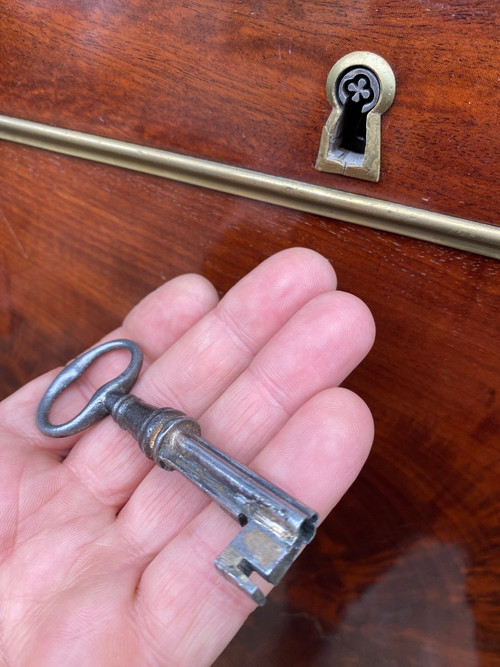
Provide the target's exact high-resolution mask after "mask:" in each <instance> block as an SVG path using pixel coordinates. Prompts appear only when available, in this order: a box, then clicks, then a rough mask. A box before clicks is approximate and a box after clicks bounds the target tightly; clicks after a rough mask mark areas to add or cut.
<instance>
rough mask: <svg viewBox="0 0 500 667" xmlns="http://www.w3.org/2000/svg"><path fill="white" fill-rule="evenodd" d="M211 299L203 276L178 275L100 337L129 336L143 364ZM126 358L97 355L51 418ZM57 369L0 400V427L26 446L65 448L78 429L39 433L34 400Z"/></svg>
mask: <svg viewBox="0 0 500 667" xmlns="http://www.w3.org/2000/svg"><path fill="white" fill-rule="evenodd" d="M217 301H218V297H217V294H216V292H215V289H214V287H213V286H212V285H211V283H209V282H208V281H207V280H205V278H202V277H201V276H197V275H191V274H189V275H184V276H179V277H177V278H174V279H173V280H171V281H169V282H168V283H165V284H164V285H162V286H161V287H159V288H158V289H157V290H155V291H154V292H152V293H151V294H149V295H148V296H147V297H146V298H145V299H143V300H142V301H141V302H140V303H139V304H138V305H137V306H135V308H133V310H132V311H131V312H130V313H129V315H127V317H126V318H125V320H124V322H123V324H122V326H121V327H119V328H118V329H116V330H115V331H113V332H112V333H111V334H109V335H108V336H106V337H105V338H104V339H103V340H102V341H101V342H105V341H107V340H111V339H113V338H127V337H128V338H132V339H134V340H135V341H136V342H138V343H139V344H140V345H141V347H142V348H143V350H144V353H145V365H146V366H147V365H148V364H149V363H150V362H151V361H152V360H154V359H155V358H156V357H157V356H158V355H159V354H161V353H162V352H163V351H164V350H165V349H166V348H167V347H169V346H170V345H172V344H173V343H174V342H175V341H176V340H177V339H178V338H179V337H181V336H182V335H183V334H184V333H185V331H186V330H188V329H189V328H190V327H191V326H193V324H194V323H195V322H197V321H198V320H199V319H200V318H201V317H202V316H203V315H205V314H206V313H207V312H208V311H209V310H211V309H212V308H213V307H214V306H215V305H216V303H217ZM127 363H128V359H127V354H126V353H122V354H120V353H116V354H112V355H106V356H105V357H102V358H101V359H99V360H98V361H97V362H96V364H95V365H93V366H92V367H91V368H89V370H88V371H87V372H86V373H85V375H84V377H83V378H82V379H81V381H79V382H78V384H76V385H74V386H71V387H69V388H68V389H67V390H66V391H65V392H63V394H62V395H61V396H60V397H59V398H58V399H57V401H56V403H55V405H54V409H53V410H52V411H51V415H50V417H51V420H52V421H53V423H63V422H64V421H66V420H67V419H70V418H71V417H73V416H75V415H76V414H77V413H78V412H79V411H80V410H81V408H82V407H83V406H84V405H85V404H86V403H87V402H88V400H89V399H90V397H91V396H92V395H93V393H94V392H95V390H96V389H97V387H99V386H101V385H102V384H104V383H105V382H106V381H107V380H110V379H111V378H112V377H116V376H117V375H118V374H119V373H121V371H122V370H123V368H124V367H125V366H126V364H127ZM60 370H61V369H58V370H55V371H50V372H49V373H46V374H44V375H42V376H41V377H39V378H37V379H36V380H33V381H32V382H30V383H29V384H27V385H25V386H24V387H23V388H22V389H20V390H19V391H17V392H16V393H15V394H13V395H12V396H10V397H9V398H7V399H6V400H5V401H3V402H2V404H0V427H2V428H3V429H5V430H6V431H9V432H11V433H13V434H16V436H17V437H19V436H21V437H22V438H25V439H26V440H27V441H29V443H30V445H32V446H36V447H39V448H45V449H47V450H52V451H60V450H66V449H68V448H70V447H71V446H72V445H73V444H74V442H76V441H77V440H78V438H79V437H80V436H79V435H76V436H69V437H67V438H61V439H55V438H50V437H48V436H44V435H42V434H41V433H40V431H39V429H38V427H37V426H36V423H35V416H36V410H37V408H38V402H39V401H40V398H41V396H42V394H43V392H44V391H45V390H46V389H47V387H48V385H49V384H50V382H51V381H52V380H53V379H54V377H55V376H56V375H57V373H58V372H59V371H60ZM16 446H17V445H16Z"/></svg>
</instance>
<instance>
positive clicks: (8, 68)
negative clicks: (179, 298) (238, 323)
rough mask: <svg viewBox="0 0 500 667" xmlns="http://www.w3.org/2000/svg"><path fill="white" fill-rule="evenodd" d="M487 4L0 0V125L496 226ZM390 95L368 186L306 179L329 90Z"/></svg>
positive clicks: (494, 73) (491, 12)
mask: <svg viewBox="0 0 500 667" xmlns="http://www.w3.org/2000/svg"><path fill="white" fill-rule="evenodd" d="M499 28H500V5H499V3H498V1H497V0H448V1H445V2H435V1H434V0H384V2H373V1H372V0H335V1H333V0H331V1H330V2H324V1H320V0H301V1H300V2H298V1H296V0H274V1H273V2H263V1H262V0H247V1H245V2H242V1H241V0H226V1H224V2H220V0H185V1H183V2H167V3H166V2H163V1H162V0H149V2H145V1H144V0H107V1H106V2H102V1H100V0H86V1H85V2H83V1H82V2H78V3H70V2H65V1H64V0H30V2H18V1H14V0H3V2H2V7H1V9H0V56H1V62H2V66H1V67H0V113H3V114H7V115H13V116H18V117H21V118H26V119H28V120H36V121H41V122H45V123H50V124H54V125H60V126H64V127H68V128H70V129H76V130H83V131H87V132H91V133H95V134H100V135H104V136H108V137H113V138H118V139H125V140H129V141H133V142H137V143H141V144H147V145H151V146H155V147H159V148H164V149H168V150H173V151H177V152H180V153H186V154H190V155H195V156H200V157H205V158H209V159H213V160H216V161H221V162H225V163H229V164H235V165H239V166H244V167H249V168H252V169H256V170H259V171H263V172H268V173H273V174H278V175H280V176H288V177H291V178H296V179H299V180H304V181H309V182H314V183H317V184H321V185H326V186H330V187H334V188H339V189H342V190H348V191H352V192H357V193H364V194H368V195H371V196H374V197H378V198H380V199H387V200H391V201H398V202H400V203H405V204H410V205H413V206H417V207H421V208H426V209H430V210H435V211H440V212H444V213H450V214H453V215H458V216H460V217H465V218H470V219H476V220H480V221H484V222H490V223H493V224H500V218H499V213H498V211H499V210H500V196H499V191H498V187H497V184H498V178H499V175H500V174H499V169H498V165H499V163H500V148H499V146H500V126H499V124H498V122H497V117H498V108H499V106H500V92H499V91H500V89H499V86H498V71H499V69H500V52H499V50H498V35H499ZM355 50H369V51H374V52H375V53H378V54H379V55H381V56H383V57H384V58H386V60H388V62H389V63H390V64H391V65H392V67H393V69H394V71H395V74H396V79H397V86H398V89H397V94H396V99H395V102H394V105H393V106H392V108H391V109H390V110H389V111H388V112H387V113H386V114H385V115H384V117H383V153H382V177H381V182H380V183H379V184H373V183H365V182H360V181H356V180H352V179H347V178H345V177H342V176H335V175H332V174H324V173H319V172H317V171H316V170H315V169H314V163H315V159H316V153H317V150H318V146H319V140H320V136H321V128H322V126H323V124H324V122H325V120H326V118H327V117H328V114H329V112H330V106H329V104H328V102H327V100H326V96H325V82H326V76H327V74H328V72H329V70H330V68H331V67H332V65H333V64H334V62H336V60H338V58H340V57H341V56H343V55H345V54H346V53H349V52H351V51H355Z"/></svg>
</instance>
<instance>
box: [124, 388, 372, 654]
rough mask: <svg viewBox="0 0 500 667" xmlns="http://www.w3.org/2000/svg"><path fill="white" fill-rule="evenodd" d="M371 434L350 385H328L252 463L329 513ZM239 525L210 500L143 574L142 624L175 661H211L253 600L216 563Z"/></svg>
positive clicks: (364, 452)
mask: <svg viewBox="0 0 500 667" xmlns="http://www.w3.org/2000/svg"><path fill="white" fill-rule="evenodd" d="M372 439H373V422H372V419H371V415H370V413H369V411H368V409H367V407H366V406H365V404H364V403H363V402H362V401H361V400H360V399H359V398H358V397H357V396H355V395H354V394H352V393H351V392H348V391H347V390H345V389H339V388H336V389H332V390H327V391H325V392H322V393H321V394H319V395H317V396H315V397H314V398H313V399H311V400H310V401H309V402H308V403H307V404H306V405H304V406H303V407H302V408H301V409H300V410H299V411H298V412H297V413H296V414H295V415H294V416H293V417H292V418H291V419H290V421H289V422H287V424H286V426H285V427H284V428H283V429H282V430H281V431H280V432H279V434H277V435H276V437H275V438H274V439H273V441H272V442H271V443H270V444H269V446H268V447H266V448H265V450H263V451H262V452H261V453H260V454H259V456H258V457H257V458H256V459H255V461H254V462H253V464H252V468H253V469H255V470H256V471H257V472H259V473H261V474H264V475H266V477H268V478H269V479H270V480H271V481H272V482H274V483H277V484H279V485H280V486H282V487H283V488H284V490H285V491H287V492H289V493H291V494H292V495H293V496H295V497H298V499H299V500H301V501H302V502H304V503H305V504H307V505H309V506H310V507H312V508H314V509H316V510H317V511H319V513H320V515H321V517H323V518H324V517H325V516H326V515H327V514H328V512H329V511H330V510H331V508H332V507H333V506H334V505H335V504H336V503H337V502H338V500H339V499H340V498H341V496H342V495H343V494H344V493H345V491H346V490H347V489H348V487H349V486H350V484H351V483H352V482H353V480H354V479H355V477H356V476H357V474H358V473H359V470H360V469H361V466H362V465H363V463H364V461H365V459H366V456H367V454H368V451H369V448H370V446H371V442H372ZM237 529H238V526H237V524H236V522H235V521H233V520H232V519H231V518H230V517H228V516H227V515H226V514H225V513H224V512H223V511H222V509H221V508H219V507H218V506H217V505H215V504H213V503H212V504H210V505H209V506H208V507H207V508H206V509H205V510H204V511H203V512H202V513H201V514H199V515H198V516H197V517H196V518H195V519H194V520H193V521H192V522H191V523H190V524H189V525H188V526H187V527H186V528H185V530H184V531H183V532H182V533H180V534H179V535H178V537H177V538H176V539H174V540H173V541H172V542H171V543H170V544H169V545H168V547H166V548H165V549H164V550H163V551H162V552H161V553H160V554H159V555H158V556H157V558H155V559H154V560H153V561H152V563H151V564H150V565H149V566H148V567H147V569H146V570H145V572H144V574H143V576H142V578H141V580H140V584H139V588H138V595H137V602H136V605H137V617H138V618H146V615H147V612H148V611H150V610H154V615H153V618H152V619H150V621H149V622H148V628H147V630H145V631H146V632H147V633H148V638H149V641H150V642H154V644H153V645H154V650H155V652H156V653H157V654H161V653H160V652H161V651H162V650H163V651H165V650H167V649H168V650H169V655H170V657H171V660H172V662H173V664H176V665H179V666H181V665H191V664H196V665H205V664H211V663H212V661H213V660H214V659H215V658H216V656H217V655H218V654H219V652H220V651H221V650H222V649H223V648H224V646H225V645H226V644H227V643H228V642H229V640H230V639H231V638H232V636H233V635H234V634H235V633H236V631H237V630H238V628H239V627H240V626H241V624H242V623H243V621H244V620H245V618H246V617H247V615H248V613H249V612H250V611H252V609H253V608H254V606H255V605H254V603H253V602H252V601H251V600H250V599H249V598H247V597H246V596H245V595H244V594H242V593H241V592H240V591H239V590H237V589H236V588H235V587H234V586H233V585H232V584H230V583H229V582H227V581H226V580H225V579H223V577H221V575H220V573H219V572H217V571H216V569H215V568H214V566H213V561H214V559H215V558H216V557H217V556H218V554H219V553H220V552H221V551H222V550H223V549H224V548H225V547H226V546H227V544H228V543H229V542H230V541H231V539H232V538H233V537H234V535H235V534H236V531H237ZM172 600H176V601H178V604H172ZM167 601H168V602H167ZM174 638H177V641H174Z"/></svg>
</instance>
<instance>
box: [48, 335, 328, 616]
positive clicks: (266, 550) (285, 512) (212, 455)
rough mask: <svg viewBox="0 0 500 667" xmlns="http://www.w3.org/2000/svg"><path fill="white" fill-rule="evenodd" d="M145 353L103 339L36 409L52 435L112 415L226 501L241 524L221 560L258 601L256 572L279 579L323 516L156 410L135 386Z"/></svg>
mask: <svg viewBox="0 0 500 667" xmlns="http://www.w3.org/2000/svg"><path fill="white" fill-rule="evenodd" d="M121 348H125V349H127V350H129V351H130V353H131V355H132V356H131V360H130V363H129V365H128V367H127V368H126V369H125V370H124V371H123V373H121V374H120V375H119V376H118V377H116V378H115V379H113V380H111V381H109V382H107V383H106V384H105V385H103V386H102V387H100V388H99V389H98V390H97V391H96V392H95V394H94V395H93V396H92V398H91V399H90V401H89V402H88V404H87V405H86V406H85V407H84V408H83V410H82V411H81V412H80V413H79V414H78V415H77V416H76V417H74V418H73V419H71V420H70V421H67V422H65V423H64V424H60V425H55V424H52V423H50V421H49V412H50V409H51V407H52V405H53V403H54V401H55V400H56V398H57V397H58V396H59V395H60V394H61V393H62V392H63V391H64V390H65V389H66V388H67V387H68V386H69V385H70V384H72V383H73V382H75V381H76V380H77V379H78V378H79V377H81V375H82V374H83V373H84V372H85V370H86V369H87V368H88V367H89V366H90V364H91V363H92V362H93V361H94V360H95V359H97V358H98V357H100V356H101V355H103V354H105V353H107V352H110V351H112V350H117V349H121ZM141 366H142V352H141V349H140V348H139V346H138V345H137V344H136V343H134V342H133V341H130V340H125V339H120V340H114V341H111V342H109V343H104V344H103V345H100V346H98V347H96V348H94V349H92V350H89V351H88V352H86V353H84V354H82V355H81V356H80V357H78V358H77V359H75V360H74V361H72V362H71V363H69V364H68V365H67V366H66V367H65V368H64V369H63V370H62V371H61V373H59V375H58V376H57V377H56V379H55V380H54V381H53V382H52V384H51V385H50V387H49V388H48V390H47V391H46V393H45V395H44V396H43V398H42V400H41V402H40V405H39V407H38V413H37V423H38V426H39V428H40V430H41V431H42V432H43V433H45V434H47V435H50V436H53V437H63V436H66V435H72V434H74V433H78V432H79V431H82V430H83V429H85V428H87V427H88V426H91V425H92V424H94V423H95V422H97V421H99V420H100V419H102V418H103V417H105V416H106V415H109V414H110V415H111V416H112V417H113V419H114V420H115V421H116V422H117V424H119V426H121V427H122V428H123V429H125V430H127V431H130V433H131V434H132V435H133V436H134V437H135V438H136V440H137V442H138V443H139V446H140V448H141V449H142V451H143V452H144V454H146V456H147V457H148V458H150V459H151V460H153V461H154V462H155V463H157V464H158V465H159V466H161V467H162V468H164V469H166V470H178V471H179V472H181V473H182V474H183V475H185V476H186V477H187V478H188V479H190V480H191V481H192V482H193V483H194V484H196V486H198V487H199V488H200V489H202V490H203V491H205V493H207V494H208V496H210V498H212V499H213V500H215V501H216V502H217V503H218V504H219V505H221V507H223V508H224V509H225V510H226V511H227V512H229V514H231V516H233V517H234V518H235V519H236V520H237V521H238V522H239V523H240V525H241V526H242V530H241V531H240V533H239V534H238V535H237V536H236V537H235V538H234V539H233V540H232V542H231V543H230V544H229V545H228V546H227V547H226V548H225V549H224V550H223V551H222V553H221V554H220V555H219V556H218V558H217V559H216V561H215V566H216V567H217V568H218V569H219V570H220V571H221V573H222V574H223V575H224V576H225V577H226V578H227V579H229V580H230V581H232V582H233V583H234V584H236V585H237V586H239V588H241V589H242V590H243V591H245V593H247V594H248V595H249V596H250V597H251V598H252V599H253V600H254V601H255V602H256V603H257V604H259V605H262V604H264V603H265V600H266V598H265V596H264V595H263V593H262V591H261V590H260V589H259V587H258V586H257V584H256V583H255V582H254V581H252V579H251V578H250V575H251V574H252V572H256V573H257V574H259V575H260V576H261V577H262V578H263V579H265V580H266V581H269V582H270V583H272V584H277V583H279V581H280V580H281V579H282V577H283V576H284V574H285V573H286V572H287V570H288V568H289V567H290V565H291V564H292V562H293V560H294V559H295V557H296V556H297V554H298V552H299V550H300V549H301V547H302V546H304V545H305V544H307V543H308V542H310V541H311V540H312V539H313V537H314V534H315V531H316V522H317V520H318V515H317V513H316V512H314V511H313V510H311V509H309V508H308V507H306V506H305V505H302V504H301V503H299V502H298V501H297V500H295V499H294V498H292V497H291V496H289V495H288V494H286V493H285V492H284V491H282V490H281V489H279V488H278V487H277V486H275V485H274V484H271V482H268V481H267V480H265V479H264V478H262V477H260V476H259V475H257V474H256V473H254V472H252V471H251V470H250V469H248V468H246V467H245V466H243V465H242V464H240V463H238V462H237V461H235V460H234V459H233V458H231V457H230V456H228V455H227V454H224V453H223V452H222V451H220V450H219V449H217V448H216V447H214V446H213V445H211V444H210V443H208V442H207V441H206V440H204V439H203V438H202V437H201V431H200V427H199V425H198V423H197V422H196V421H195V420H194V419H191V418H189V417H187V416H186V415H185V414H184V413H182V412H180V411H179V410H175V409H172V408H157V407H154V406H151V405H148V404H147V403H144V401H142V400H141V399H139V398H137V397H136V396H133V395H132V394H129V393H128V392H129V391H130V389H131V388H132V386H133V385H134V383H135V381H136V380H137V378H138V376H139V372H140V369H141Z"/></svg>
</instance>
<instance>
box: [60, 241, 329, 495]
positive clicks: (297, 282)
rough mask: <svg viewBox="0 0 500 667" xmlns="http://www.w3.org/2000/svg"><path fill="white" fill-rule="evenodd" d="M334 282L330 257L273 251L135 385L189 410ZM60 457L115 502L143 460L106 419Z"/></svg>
mask: <svg viewBox="0 0 500 667" xmlns="http://www.w3.org/2000/svg"><path fill="white" fill-rule="evenodd" d="M334 286H335V274H334V272H333V269H332V267H331V265H330V264H329V263H328V262H327V261H326V260H325V259H324V258H323V257H321V256H320V255H318V254H317V253H314V252H312V251H308V250H304V249H293V250H288V251H284V252H282V253H279V254H278V255H275V256H273V257H272V258H270V259H269V260H267V261H266V262H264V263H263V264H261V265H260V266H259V267H257V268H256V269H255V270H254V271H252V272H251V273H250V274H249V275H248V276H246V277H245V278H244V279H243V280H241V281H240V282H239V283H238V284H237V285H236V286H235V287H233V288H232V289H231V290H230V291H229V292H228V294H227V295H226V296H225V297H224V298H223V299H222V301H221V302H220V304H219V305H218V306H217V308H215V309H214V310H212V311H211V312H210V313H208V314H207V315H206V316H205V317H204V318H203V319H202V320H200V321H199V322H198V323H197V324H196V325H195V326H194V327H192V328H191V329H190V330H189V331H188V332H187V333H186V334H185V335H184V336H183V337H182V338H181V339H179V340H178V341H177V342H176V343H175V344H174V345H172V346H171V347H170V348H169V349H168V350H167V351H166V352H165V354H163V355H162V356H161V357H160V358H159V359H158V360H157V361H156V362H155V363H154V364H153V365H152V366H151V367H150V368H148V369H147V371H146V372H145V373H144V374H143V376H142V378H141V379H140V381H139V383H138V385H137V393H138V394H139V395H140V396H141V398H143V399H144V400H147V401H148V402H150V403H152V404H156V405H167V406H173V407H175V408H179V409H181V410H183V411H184V412H186V413H188V414H190V415H194V416H197V415H198V414H200V412H202V411H203V410H205V409H206V408H207V407H208V406H209V405H210V404H211V403H212V402H213V401H214V400H215V399H216V398H217V397H218V396H219V395H220V394H221V392H222V391H223V390H224V389H225V388H226V387H227V386H228V385H229V384H231V382H232V381H233V379H234V378H235V377H237V376H238V375H239V374H240V373H241V372H242V371H244V370H245V368H247V366H248V365H249V364H250V362H251V360H252V359H253V357H254V356H255V354H257V352H258V351H259V349H260V348H261V347H262V346H263V345H264V344H265V343H266V342H267V341H268V340H269V339H270V338H272V336H273V335H274V334H275V333H276V331H278V330H279V329H280V328H281V327H282V326H283V325H284V324H285V323H286V322H287V321H288V320H289V319H290V318H291V317H292V316H293V315H294V313H295V312H296V311H297V310H299V309H300V308H301V307H302V306H303V305H304V304H305V303H307V302H308V301H309V300H310V299H312V298H314V297H315V296H317V295H318V294H320V293H322V292H325V291H328V290H331V289H332V287H334ZM103 442H105V443H106V446H105V447H103V444H102V443H103ZM65 465H69V466H71V468H72V470H74V472H75V474H76V475H78V476H79V478H80V479H81V480H82V481H83V482H84V483H85V484H87V485H88V486H89V488H91V490H92V493H93V494H96V495H97V496H98V497H100V498H102V499H103V502H105V503H106V504H114V505H116V506H121V505H123V504H124V503H125V502H126V500H127V499H128V497H129V496H130V494H131V493H132V491H133V490H134V489H135V488H136V486H137V485H138V484H139V482H140V481H141V480H142V478H143V477H144V474H145V470H147V469H148V467H147V466H148V465H149V464H148V463H145V462H144V460H143V455H142V453H141V452H139V450H138V448H137V445H136V444H135V443H133V442H132V441H131V438H130V436H129V435H128V434H125V433H123V432H121V431H120V430H119V429H118V428H117V427H116V425H115V424H113V423H112V422H110V420H107V421H106V423H102V424H100V425H99V426H97V427H96V428H95V429H94V430H93V432H92V433H89V434H88V435H85V436H83V438H82V439H81V440H80V441H79V442H78V445H77V446H76V447H75V448H74V449H73V450H72V452H71V454H70V456H68V458H67V459H66V461H65Z"/></svg>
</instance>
